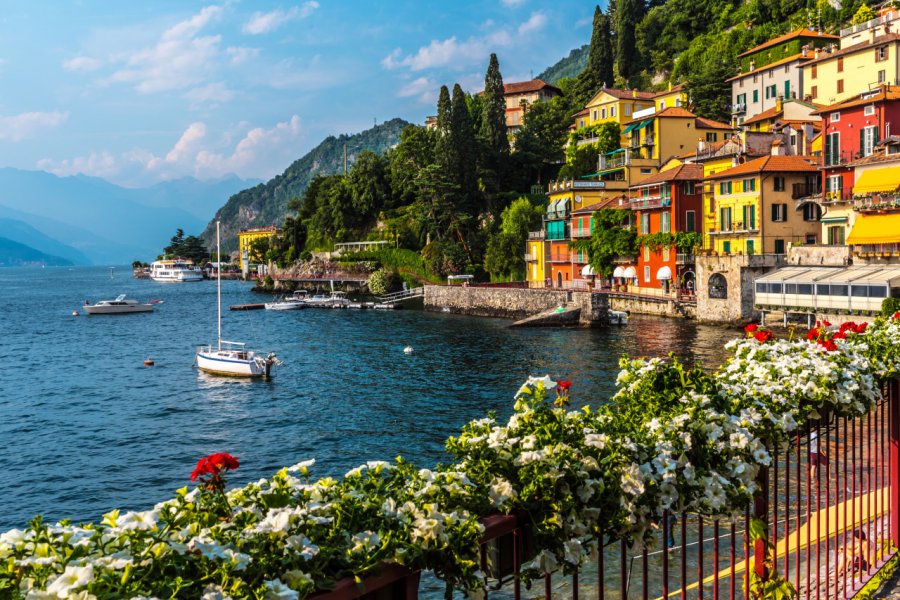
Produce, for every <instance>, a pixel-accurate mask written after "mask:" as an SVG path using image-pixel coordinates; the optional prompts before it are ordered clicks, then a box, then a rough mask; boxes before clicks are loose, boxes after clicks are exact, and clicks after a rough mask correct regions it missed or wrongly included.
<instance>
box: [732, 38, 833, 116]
mask: <svg viewBox="0 0 900 600" xmlns="http://www.w3.org/2000/svg"><path fill="white" fill-rule="evenodd" d="M838 39H839V38H838V36H836V35H829V34H827V33H823V32H821V31H812V30H810V29H798V30H796V31H792V32H790V33H788V34H786V35H782V36H780V37H777V38H774V39H771V40H769V41H768V42H765V43H764V44H760V45H759V46H756V47H755V48H751V49H749V50H747V51H746V52H743V53H741V54H739V55H738V59H739V61H740V72H739V73H738V74H737V75H736V76H735V77H732V78H731V79H729V80H728V81H729V82H730V83H731V100H732V110H731V114H732V122H733V123H734V124H736V125H741V124H744V123H745V122H746V121H749V120H751V119H753V118H754V117H756V116H757V115H759V114H760V113H763V112H765V111H767V110H769V109H771V108H774V107H775V103H776V101H777V100H778V99H779V98H780V99H783V100H787V99H789V98H802V97H803V94H802V90H803V77H804V72H803V69H802V66H803V65H804V64H806V63H807V62H809V61H811V60H813V58H814V55H813V52H814V50H815V49H816V48H822V47H825V46H827V45H829V44H833V43H835V42H837V40H838Z"/></svg>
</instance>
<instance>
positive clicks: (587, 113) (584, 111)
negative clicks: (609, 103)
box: [572, 108, 591, 117]
mask: <svg viewBox="0 0 900 600" xmlns="http://www.w3.org/2000/svg"><path fill="white" fill-rule="evenodd" d="M589 114H591V109H589V108H582V109H581V110H579V111H578V112H577V113H575V114H574V115H572V116H573V117H580V116H582V115H589Z"/></svg>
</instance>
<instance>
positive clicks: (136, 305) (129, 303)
mask: <svg viewBox="0 0 900 600" xmlns="http://www.w3.org/2000/svg"><path fill="white" fill-rule="evenodd" d="M84 310H85V312H86V313H87V314H89V315H126V314H130V313H140V312H153V304H142V303H140V302H138V301H137V300H134V299H132V298H126V297H125V294H122V295H120V296H117V297H116V299H115V300H100V301H99V302H97V303H96V304H91V303H89V302H88V301H87V300H85V301H84Z"/></svg>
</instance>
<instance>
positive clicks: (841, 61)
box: [837, 56, 844, 73]
mask: <svg viewBox="0 0 900 600" xmlns="http://www.w3.org/2000/svg"><path fill="white" fill-rule="evenodd" d="M837 72H838V73H843V72H844V57H843V56H841V57H839V58H838V65H837Z"/></svg>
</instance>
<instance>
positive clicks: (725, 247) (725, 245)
mask: <svg viewBox="0 0 900 600" xmlns="http://www.w3.org/2000/svg"><path fill="white" fill-rule="evenodd" d="M722 252H724V253H725V254H731V242H722Z"/></svg>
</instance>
